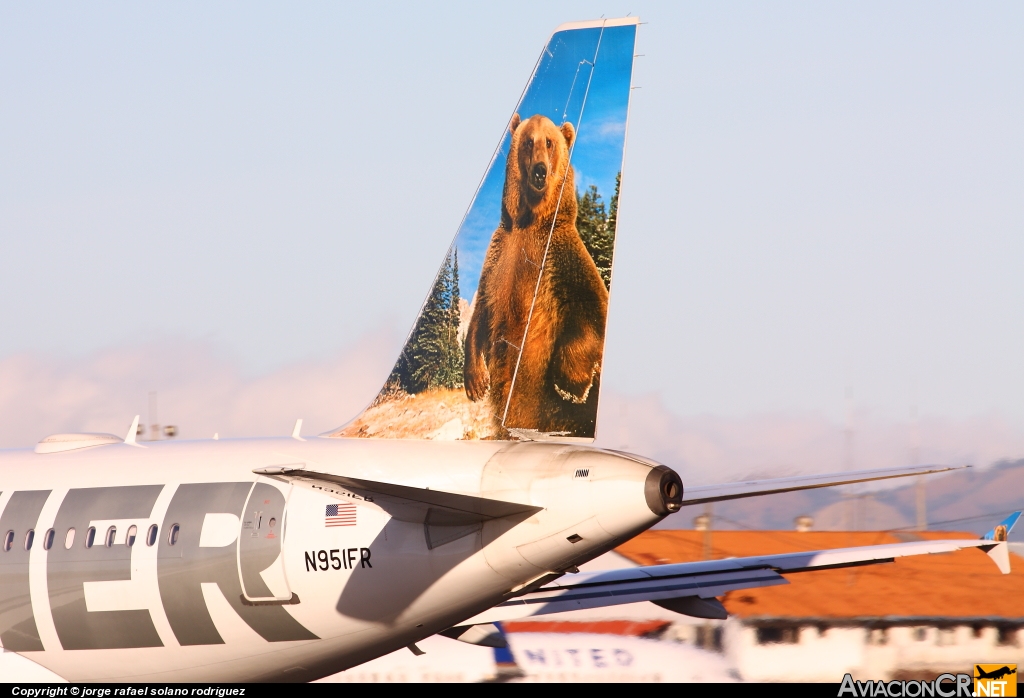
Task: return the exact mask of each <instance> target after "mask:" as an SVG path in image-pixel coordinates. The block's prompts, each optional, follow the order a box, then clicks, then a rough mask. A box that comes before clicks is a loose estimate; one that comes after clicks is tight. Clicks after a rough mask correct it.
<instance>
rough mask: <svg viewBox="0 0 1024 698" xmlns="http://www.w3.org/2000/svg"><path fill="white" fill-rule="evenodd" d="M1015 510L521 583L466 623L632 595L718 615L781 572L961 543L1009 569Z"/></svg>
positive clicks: (610, 602)
mask: <svg viewBox="0 0 1024 698" xmlns="http://www.w3.org/2000/svg"><path fill="white" fill-rule="evenodd" d="M1019 516H1020V513H1019V512H1017V513H1015V514H1013V515H1012V516H1010V517H1009V518H1008V519H1006V520H1005V521H1003V522H1002V523H1001V524H1000V525H999V526H997V527H996V528H995V529H993V530H994V531H999V530H1000V527H1002V535H1001V537H1000V536H999V535H997V536H995V537H989V536H992V532H990V533H989V534H986V537H985V538H981V539H979V540H971V539H963V540H928V541H916V542H912V543H894V544H890V545H869V546H862V547H857V548H837V549H834V550H814V551H810V552H800V553H783V554H780V555H760V556H755V557H739V558H731V559H728V560H709V561H705V562H683V563H679V564H674V565H651V566H648V567H635V568H632V569H624V570H610V571H604V572H589V573H583V574H574V575H571V576H565V577H560V578H558V579H557V580H556V581H553V582H549V583H547V584H544V585H543V586H541V587H539V588H537V589H534V590H524V591H525V593H524V592H519V593H518V594H517V595H515V596H513V597H512V598H509V599H508V600H507V601H505V602H504V603H501V604H499V605H497V606H495V607H494V608H491V609H490V610H488V611H485V612H483V613H481V614H479V615H477V616H475V617H474V618H471V619H470V620H468V621H466V622H465V624H464V625H475V624H478V623H493V622H495V621H503V620H513V619H516V618H525V617H528V616H538V615H545V614H548V613H561V612H563V611H576V610H581V609H588V608H598V607H601V606H615V605H618V604H623V603H633V602H636V601H653V602H655V603H658V604H659V605H663V606H665V607H666V608H670V609H671V610H675V611H679V612H680V613H686V614H687V615H695V616H698V617H704V618H724V617H725V609H724V608H723V607H722V605H721V604H720V603H719V602H718V601H717V599H715V597H717V596H721V595H723V594H725V593H726V592H728V591H734V590H736V589H750V588H753V587H764V586H774V585H776V584H788V582H787V581H786V579H785V577H784V575H787V574H793V573H796V572H806V571H808V570H821V569H829V568H837V567H854V566H859V565H871V564H875V563H880V562H892V561H893V560H895V559H896V558H898V557H906V556H909V555H927V554H930V553H948V552H953V551H955V550H962V549H964V548H980V549H981V550H983V551H985V552H986V553H987V554H988V555H989V557H991V558H992V559H993V560H994V561H995V563H996V564H997V565H998V566H999V569H1000V570H1001V571H1002V572H1003V574H1008V573H1009V571H1010V568H1009V556H1008V554H1007V550H1006V545H1007V544H1006V538H1005V535H1006V533H1008V532H1009V530H1010V529H1011V528H1012V527H1013V524H1014V523H1016V521H1017V518H1018V517H1019ZM527 589H529V588H527Z"/></svg>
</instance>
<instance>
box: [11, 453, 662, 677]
mask: <svg viewBox="0 0 1024 698" xmlns="http://www.w3.org/2000/svg"><path fill="white" fill-rule="evenodd" d="M656 465H657V464H655V463H651V462H649V461H645V460H644V459H641V458H635V457H632V456H626V455H623V454H617V453H612V452H607V451H601V450H598V449H593V448H588V447H581V446H570V445H565V444H550V443H509V442H498V441H493V442H488V441H483V442H433V441H408V440H405V441H399V440H396V441H388V440H363V439H334V438H331V439H326V438H313V439H309V440H306V441H303V440H299V439H294V438H284V439H251V440H237V441H229V440H224V441H204V442H154V443H146V444H141V445H140V446H138V447H133V446H130V445H126V444H110V445H103V446H97V447H92V448H86V449H80V450H73V451H67V452H63V453H52V454H38V453H34V452H32V451H5V452H0V492H2V493H0V529H2V530H0V536H6V538H5V539H4V541H5V543H6V542H7V541H13V542H12V543H11V545H10V547H11V549H10V550H6V551H5V550H0V597H2V598H0V641H2V643H3V645H4V647H5V648H7V649H9V650H12V651H17V652H19V653H22V654H24V655H25V656H27V657H29V658H30V659H32V660H34V661H36V662H38V663H39V664H42V665H44V666H46V667H47V668H49V669H51V670H53V671H55V672H56V673H58V674H60V675H62V676H64V677H66V678H68V679H70V680H74V681H141V680H161V681H265V680H292V681H296V680H297V681H302V680H310V679H313V678H317V677H321V676H325V675H328V674H331V673H334V672H337V671H340V670H343V669H346V668H348V667H351V666H354V665H356V664H359V663H361V662H364V661H367V660H369V659H372V658H374V657H377V656H380V655H382V654H385V653H388V652H391V651H393V650H395V649H397V648H401V647H403V646H406V645H409V644H411V643H413V642H415V641H417V640H420V639H422V638H424V637H427V636H430V635H433V634H435V633H437V632H439V631H442V630H445V629H446V628H449V627H451V626H453V625H457V624H459V623H460V622H462V621H464V620H465V619H467V618H470V617H472V616H474V615H475V614H477V613H479V612H481V611H483V610H485V609H487V608H490V607H491V606H493V605H495V604H497V603H501V602H502V601H504V600H506V599H507V598H509V595H510V594H511V593H513V592H515V591H517V590H519V589H522V588H524V587H525V586H527V585H529V584H531V583H532V582H535V581H537V580H538V579H543V578H551V576H552V575H557V574H558V573H561V572H564V571H566V570H571V569H572V568H574V566H575V565H578V564H580V563H581V562H584V561H586V560H588V559H591V558H592V557H594V556H596V555H598V554H600V553H602V552H604V551H605V550H608V549H609V548H611V547H613V546H615V545H617V544H619V543H620V542H622V541H624V540H627V539H629V538H631V537H632V536H634V535H636V534H637V533H639V532H640V531H642V530H644V529H646V528H648V527H649V526H651V525H652V524H654V523H656V522H657V521H658V520H660V518H662V516H661V515H660V514H657V513H655V512H654V511H653V510H652V507H651V506H650V505H649V504H648V500H649V498H650V492H649V489H650V486H649V483H648V480H649V477H648V476H649V475H650V474H651V471H652V468H653V467H655V466H656ZM276 466H287V467H289V468H306V469H308V470H310V471H315V472H318V473H327V474H331V475H337V476H345V477H349V478H360V479H362V480H365V481H375V482H385V483H393V484H400V485H404V486H407V487H414V488H420V489H423V490H434V491H441V492H447V493H457V494H463V495H470V496H473V497H481V498H486V499H491V500H500V501H504V502H513V503H518V504H528V505H531V506H533V507H537V508H539V510H537V511H535V512H533V513H531V514H529V515H522V516H518V517H505V518H495V519H490V520H486V521H483V522H482V523H478V524H476V525H467V524H465V523H464V522H463V523H459V524H457V525H456V524H452V523H451V522H445V521H443V520H437V522H436V523H435V522H434V521H427V522H419V523H417V522H414V521H410V520H399V519H398V518H395V517H393V516H391V515H389V514H388V513H387V512H386V511H385V510H384V509H383V508H381V507H380V506H378V505H376V504H374V503H373V502H371V501H367V500H366V498H365V497H359V496H358V495H355V494H353V493H352V492H349V491H346V490H345V488H343V487H333V488H330V489H331V491H328V490H327V488H322V487H319V486H317V485H315V484H314V485H312V486H310V485H308V483H307V485H306V486H303V485H300V484H297V483H293V482H288V481H284V480H279V479H274V478H273V477H265V476H262V475H256V474H254V472H253V471H254V469H260V468H274V467H276ZM645 486H647V488H648V491H647V492H646V493H645ZM331 505H337V506H336V508H333V509H332V508H331ZM153 526H156V527H157V528H156V531H155V532H152V527H153ZM72 528H73V529H75V532H74V534H73V535H72V534H69V529H72ZM50 529H53V534H52V535H50V534H49V533H48V532H49V530H50ZM90 529H92V532H91V533H90ZM30 530H31V531H32V532H33V534H32V542H31V544H30V545H29V546H28V549H27V550H26V541H27V540H28V537H29V536H28V534H29V531H30ZM8 531H12V532H13V537H12V536H10V535H9V534H8ZM151 532H152V533H151ZM129 534H134V536H135V538H134V544H133V545H128V542H129ZM87 542H91V545H88V546H87Z"/></svg>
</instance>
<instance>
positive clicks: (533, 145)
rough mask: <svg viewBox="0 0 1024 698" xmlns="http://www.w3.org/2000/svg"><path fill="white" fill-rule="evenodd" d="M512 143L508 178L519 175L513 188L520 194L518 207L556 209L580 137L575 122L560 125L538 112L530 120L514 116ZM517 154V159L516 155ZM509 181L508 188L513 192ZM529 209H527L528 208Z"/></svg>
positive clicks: (544, 209)
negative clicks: (572, 150) (574, 143)
mask: <svg viewBox="0 0 1024 698" xmlns="http://www.w3.org/2000/svg"><path fill="white" fill-rule="evenodd" d="M511 131H512V146H511V152H510V161H509V167H508V170H507V173H506V178H507V179H508V180H511V179H512V178H515V179H516V180H517V181H516V182H514V186H513V187H512V189H514V190H518V191H515V193H516V194H518V196H519V201H518V202H517V203H518V206H515V207H514V208H513V209H512V210H518V212H519V213H520V214H521V215H522V214H526V213H527V210H529V211H530V212H533V213H537V214H540V215H544V213H546V212H548V211H549V210H553V209H554V206H555V204H556V202H557V201H558V195H559V193H560V192H561V190H562V183H563V181H564V180H565V177H566V172H567V171H568V168H569V148H570V147H571V146H572V141H573V139H574V138H575V137H576V131H575V129H573V127H572V124H570V123H569V122H566V123H564V124H562V127H561V128H559V127H557V126H555V124H554V123H553V122H552V121H551V119H548V118H547V117H545V116H541V115H540V114H536V115H534V116H531V117H530V118H529V119H527V120H526V121H522V122H521V121H520V119H519V115H518V114H516V115H515V116H513V117H512V124H511ZM513 158H514V159H513ZM509 184H513V183H512V182H509V181H506V190H507V193H512V192H509V191H508V189H509V186H508V185H509ZM524 209H527V210H524Z"/></svg>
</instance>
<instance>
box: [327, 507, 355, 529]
mask: <svg viewBox="0 0 1024 698" xmlns="http://www.w3.org/2000/svg"><path fill="white" fill-rule="evenodd" d="M355 525H356V505H355V504H347V503H346V504H328V505H327V514H326V516H325V517H324V526H326V527H327V528H330V527H332V526H355Z"/></svg>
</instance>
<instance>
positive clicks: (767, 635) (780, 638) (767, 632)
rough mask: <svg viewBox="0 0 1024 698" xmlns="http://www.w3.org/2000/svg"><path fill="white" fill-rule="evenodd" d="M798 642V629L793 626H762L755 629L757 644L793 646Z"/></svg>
mask: <svg viewBox="0 0 1024 698" xmlns="http://www.w3.org/2000/svg"><path fill="white" fill-rule="evenodd" d="M798 642H800V628H798V627H796V626H793V625H762V626H760V627H758V628H757V644H759V645H770V644H776V643H779V644H784V645H795V644H797V643H798Z"/></svg>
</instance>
